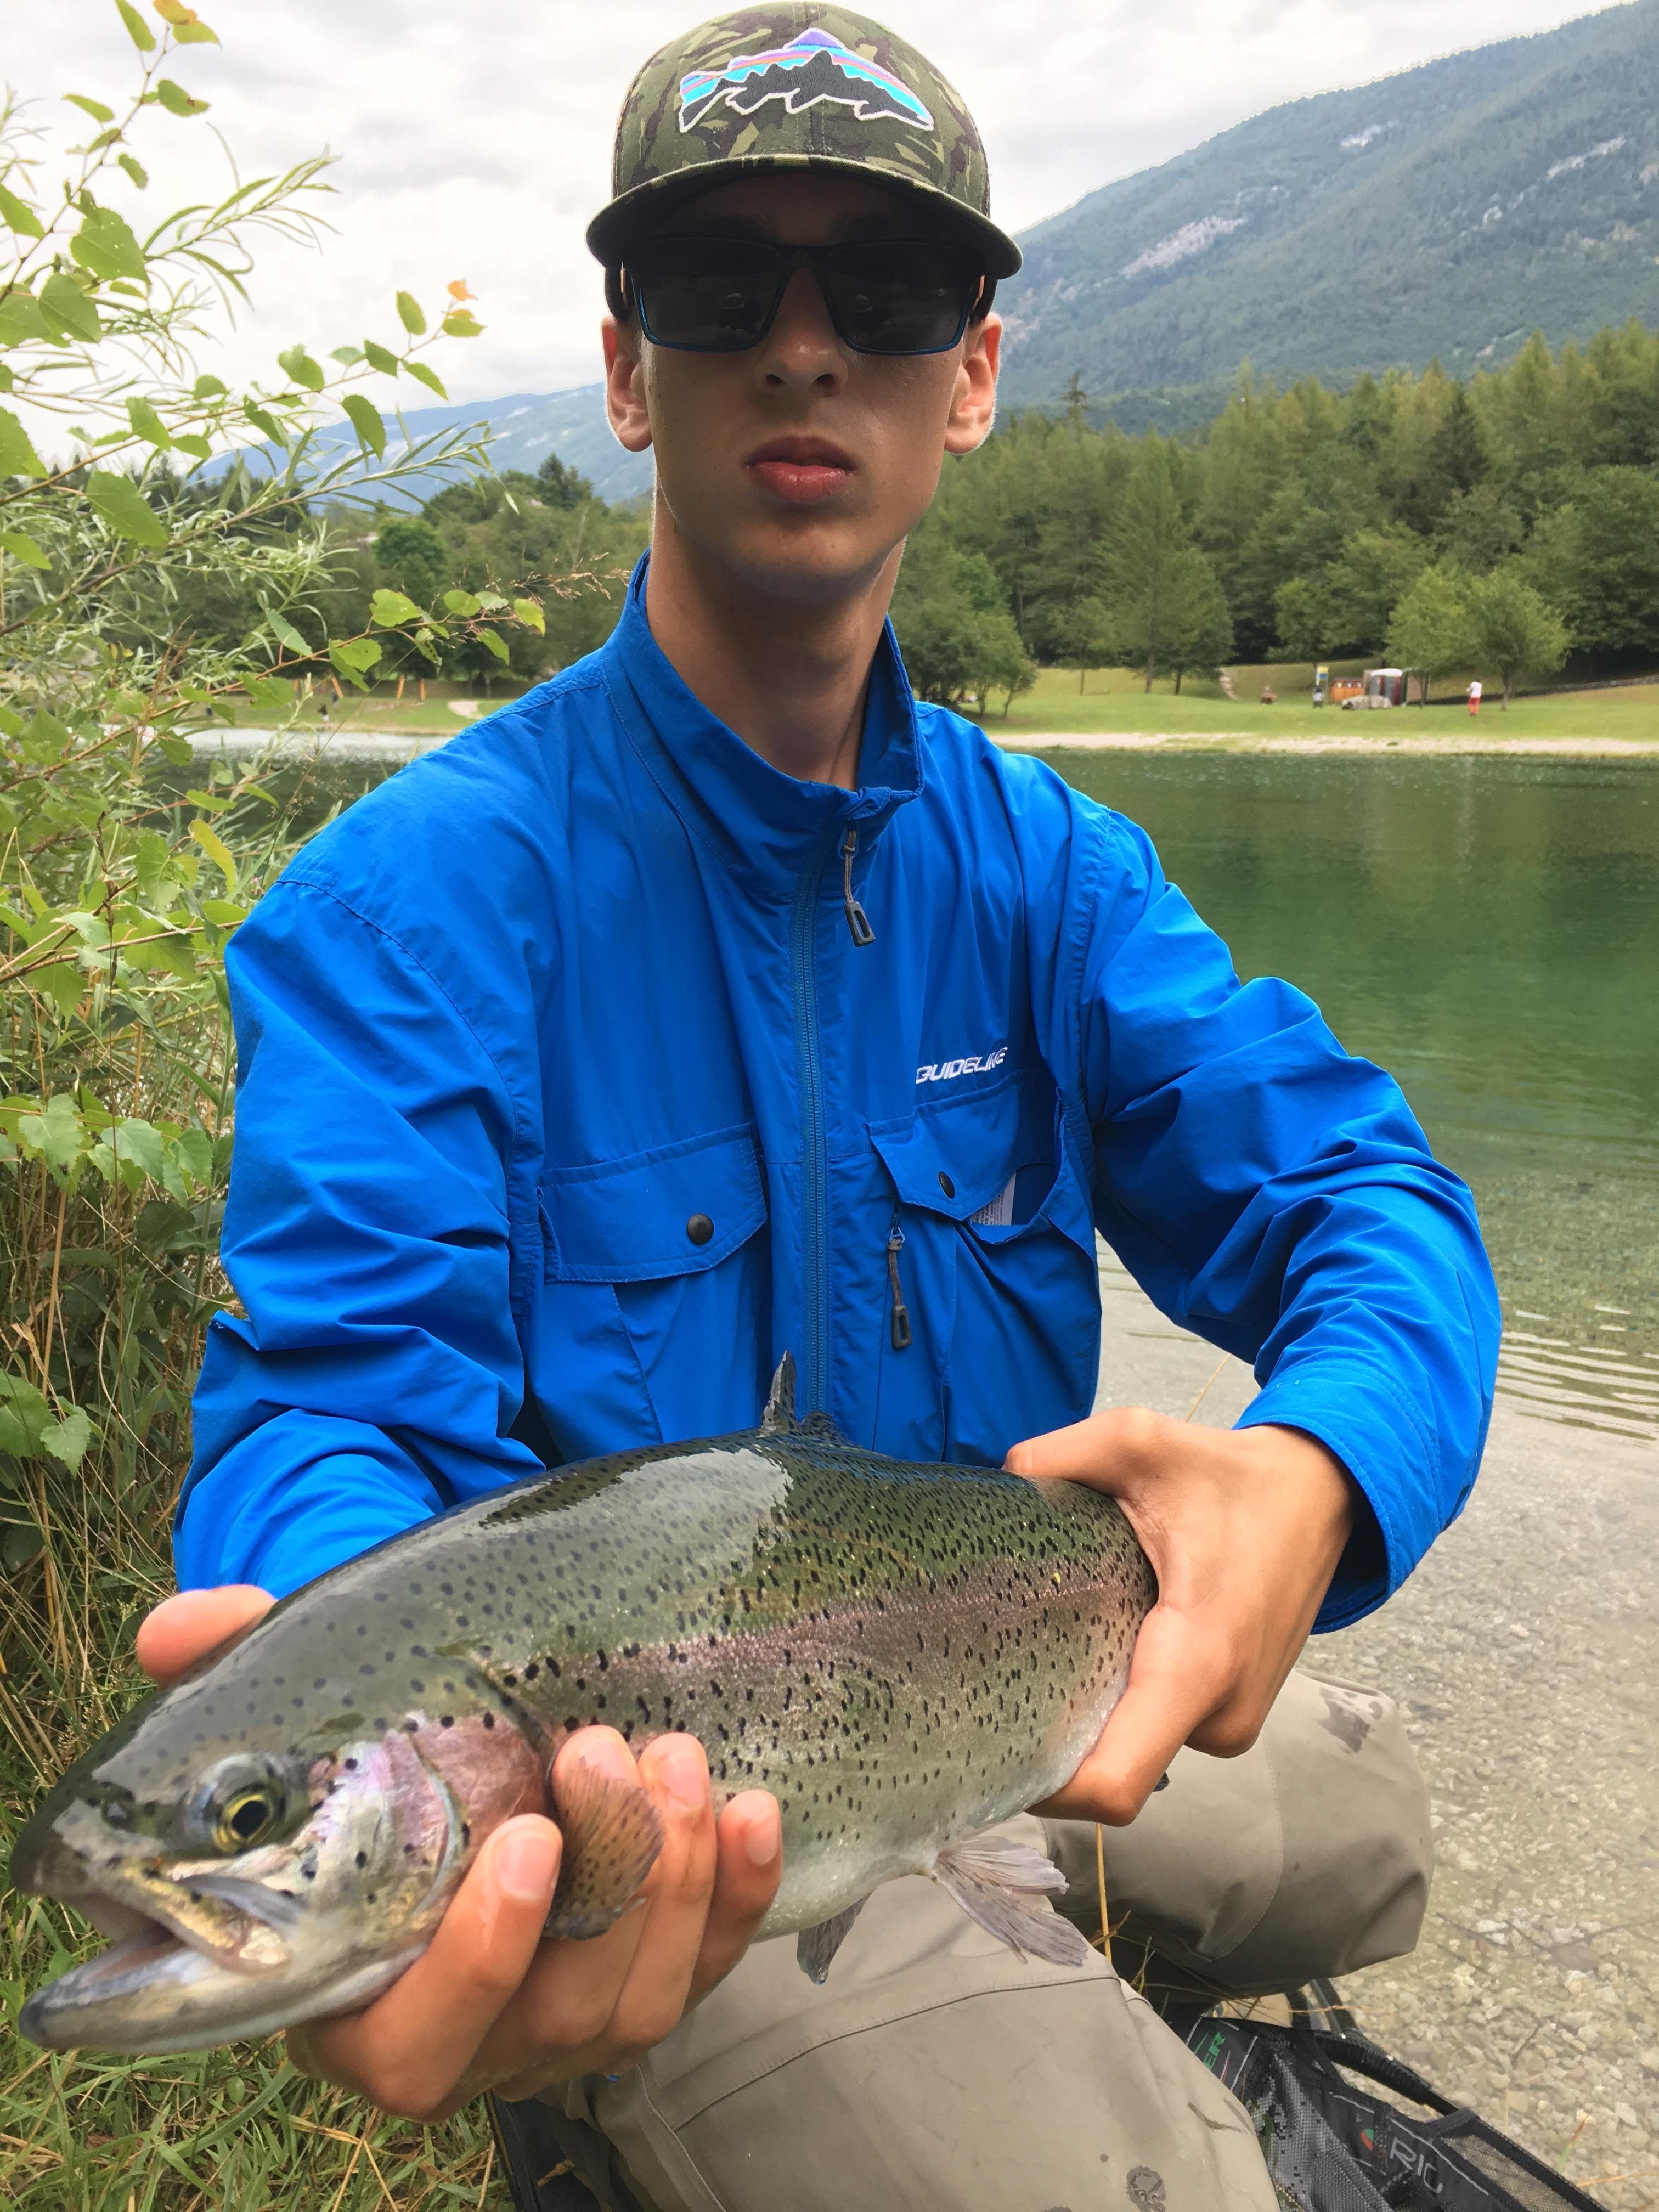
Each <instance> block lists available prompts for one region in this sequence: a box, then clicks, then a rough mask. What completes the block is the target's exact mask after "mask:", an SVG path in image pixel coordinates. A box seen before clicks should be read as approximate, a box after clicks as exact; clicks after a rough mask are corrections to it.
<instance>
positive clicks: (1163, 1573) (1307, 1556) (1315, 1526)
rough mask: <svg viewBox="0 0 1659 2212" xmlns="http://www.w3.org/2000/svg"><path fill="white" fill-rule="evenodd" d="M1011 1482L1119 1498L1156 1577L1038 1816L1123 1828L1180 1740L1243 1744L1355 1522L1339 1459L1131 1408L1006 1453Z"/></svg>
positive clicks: (1220, 1750)
mask: <svg viewBox="0 0 1659 2212" xmlns="http://www.w3.org/2000/svg"><path fill="white" fill-rule="evenodd" d="M1005 1465H1006V1467H1007V1468H1008V1469H1009V1471H1010V1472H1011V1473H1012V1474H1024V1475H1059V1476H1063V1477H1064V1478H1065V1479H1066V1480H1067V1481H1070V1482H1084V1483H1087V1484H1088V1485H1089V1486H1090V1487H1091V1489H1094V1490H1103V1491H1106V1492H1109V1495H1110V1496H1112V1497H1114V1498H1116V1499H1117V1501H1118V1503H1119V1504H1121V1506H1122V1508H1123V1510H1124V1512H1125V1513H1126V1514H1127V1516H1128V1519H1129V1524H1130V1526H1131V1527H1132V1528H1133V1530H1134V1532H1135V1534H1136V1535H1137V1536H1138V1537H1139V1539H1140V1543H1141V1548H1142V1549H1143V1550H1144V1551H1145V1553H1146V1556H1147V1558H1148V1559H1150V1560H1151V1561H1152V1570H1153V1572H1154V1573H1155V1574H1156V1575H1157V1577H1158V1603H1157V1604H1156V1605H1155V1606H1154V1607H1153V1608H1152V1612H1151V1613H1148V1614H1147V1616H1146V1621H1145V1622H1144V1624H1143V1625H1142V1627H1141V1631H1140V1637H1139V1642H1138V1643H1137V1644H1136V1645H1135V1653H1134V1660H1133V1664H1132V1666H1131V1668H1130V1670H1129V1686H1128V1688H1127V1690H1126V1691H1125V1692H1124V1694H1123V1698H1122V1699H1121V1703H1120V1704H1119V1705H1118V1707H1117V1709H1116V1711H1115V1712H1114V1713H1113V1715H1112V1717H1111V1718H1110V1719H1109V1721H1108V1723H1106V1726H1105V1728H1104V1729H1103V1731H1102V1733H1101V1736H1100V1740H1099V1741H1098V1742H1097V1744H1096V1746H1095V1747H1094V1749H1093V1750H1092V1751H1091V1753H1089V1756H1088V1757H1087V1759H1085V1760H1084V1762H1083V1764H1082V1765H1081V1766H1080V1767H1079V1769H1078V1771H1077V1772H1076V1773H1075V1774H1074V1775H1073V1778H1072V1779H1071V1780H1070V1781H1069V1782H1068V1783H1067V1784H1066V1787H1065V1788H1064V1789H1063V1790H1058V1791H1056V1793H1055V1794H1054V1796H1052V1797H1050V1798H1049V1799H1048V1800H1047V1802H1045V1803H1043V1804H1042V1805H1040V1806H1038V1807H1037V1808H1036V1810H1037V1811H1039V1812H1042V1813H1048V1814H1054V1815H1056V1816H1057V1817H1060V1818H1062V1819H1069V1820H1103V1821H1105V1822H1106V1823H1107V1824H1108V1825H1109V1826H1113V1827H1121V1826H1122V1825H1123V1824H1124V1823H1125V1822H1126V1821H1128V1820H1133V1818H1134V1816H1135V1814H1137V1813H1138V1812H1139V1810H1140V1808H1141V1807H1142V1806H1143V1805H1144V1804H1145V1803H1146V1800H1147V1798H1148V1797H1149V1796H1151V1794H1152V1790H1154V1789H1155V1788H1156V1786H1157V1784H1158V1777H1159V1776H1160V1775H1161V1774H1162V1773H1163V1772H1164V1769H1165V1768H1166V1767H1167V1766H1168V1765H1169V1763H1170V1759H1172V1758H1173V1757H1174V1756H1175V1754H1176V1752H1177V1751H1178V1750H1179V1749H1180V1747H1181V1746H1182V1744H1183V1743H1190V1744H1192V1745H1194V1747H1196V1748H1197V1749H1198V1750H1200V1751H1207V1752H1212V1753H1214V1754H1215V1755H1216V1756H1217V1757H1218V1758H1222V1759H1229V1758H1235V1757H1237V1754H1238V1753H1240V1752H1242V1751H1248V1750H1249V1747H1250V1746H1251V1745H1252V1744H1253V1743H1254V1742H1255V1739H1256V1736H1257V1735H1258V1734H1259V1732H1260V1730H1261V1724H1262V1723H1263V1721H1265V1720H1266V1718H1267V1709H1268V1707H1269V1706H1270V1705H1272V1704H1273V1699H1275V1698H1276V1697H1277V1696H1278V1694H1279V1691H1280V1689H1281V1688H1282V1687H1283V1686H1284V1683H1285V1676H1286V1675H1287V1674H1289V1673H1290V1671H1291V1668H1292V1666H1294V1664H1295V1663H1296V1659H1297V1654H1298V1652H1299V1651H1300V1650H1301V1649H1302V1646H1303V1644H1304V1643H1305V1642H1306V1640H1307V1637H1308V1632H1309V1630H1310V1628H1311V1627H1312V1626H1313V1623H1314V1616H1315V1615H1316V1613H1317V1612H1318V1611H1319V1607H1320V1605H1321V1603H1322V1601H1323V1599H1324V1595H1325V1592H1326V1590H1327V1589H1328V1588H1329V1586H1330V1580H1331V1577H1332V1576H1333V1575H1334V1573H1335V1571H1336V1568H1337V1564H1338V1562H1339V1561H1340V1559H1341V1557H1342V1552H1343V1547H1344V1546H1345V1545H1346V1543H1347V1541H1348V1538H1349V1536H1350V1534H1352V1529H1353V1525H1354V1511H1355V1501H1356V1499H1357V1498H1358V1492H1357V1490H1356V1488H1355V1486H1354V1483H1353V1481H1352V1478H1351V1477H1350V1475H1349V1474H1348V1473H1347V1471H1346V1468H1344V1467H1343V1465H1342V1463H1341V1462H1340V1460H1338V1459H1337V1458H1335V1457H1334V1455H1333V1454H1332V1453H1330V1452H1328V1451H1327V1450H1326V1449H1325V1447H1324V1446H1323V1444H1321V1443H1316V1442H1315V1440H1314V1439H1313V1438H1312V1437H1308V1436H1304V1434H1303V1433H1302V1431H1300V1430H1298V1429H1281V1428H1273V1427H1262V1428H1255V1429H1232V1430H1217V1429H1201V1428H1194V1427H1193V1426H1192V1425H1191V1424H1190V1423H1188V1422H1185V1421H1176V1420H1170V1419H1168V1418H1166V1416H1164V1414H1162V1413H1148V1412H1146V1410H1145V1408H1144V1407H1124V1408H1122V1409H1121V1410H1119V1411H1117V1412H1115V1413H1096V1414H1093V1415H1092V1416H1091V1418H1090V1419H1088V1420H1086V1421H1079V1422H1077V1423H1076V1424H1075V1425H1073V1427H1071V1428H1069V1429H1055V1430H1054V1431H1051V1433H1050V1434H1049V1435H1048V1436H1046V1437H1032V1438H1031V1439H1030V1442H1029V1443H1023V1444H1016V1445H1015V1446H1014V1448H1013V1449H1012V1451H1011V1452H1010V1453H1009V1455H1008V1457H1007V1459H1006V1462H1005Z"/></svg>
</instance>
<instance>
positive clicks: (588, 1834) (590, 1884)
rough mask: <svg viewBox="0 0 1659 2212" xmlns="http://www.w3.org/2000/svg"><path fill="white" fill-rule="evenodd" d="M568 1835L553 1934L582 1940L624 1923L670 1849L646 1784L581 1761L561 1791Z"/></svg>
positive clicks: (551, 1917) (557, 1794)
mask: <svg viewBox="0 0 1659 2212" xmlns="http://www.w3.org/2000/svg"><path fill="white" fill-rule="evenodd" d="M553 1801H554V1805H553V1809H554V1818H555V1819H556V1820H557V1822H558V1824H559V1832H560V1833H561V1835H562V1837H563V1838H564V1855H563V1857H562V1859H561V1860H560V1862H559V1880H558V1886H557V1887H556V1889H555V1890H554V1892H553V1906H552V1910H551V1911H550V1912H549V1914H548V1916H547V1933H548V1934H549V1935H550V1936H568V1937H570V1938H572V1939H573V1940H574V1941H575V1942H585V1941H586V1939H587V1938H588V1937H589V1936H603V1935H604V1933H605V1929H607V1928H610V1927H612V1926H614V1924H615V1923H617V1921H618V1920H620V1919H621V1917H622V1916H623V1913H624V1912H626V1911H628V1909H629V1905H631V1904H632V1903H633V1902H634V1900H635V1898H636V1896H637V1895H638V1893H639V1887H640V1884H641V1882H642V1881H644V1880H645V1878H646V1876H647V1875H648V1874H649V1873H650V1871H651V1869H652V1868H653V1866H654V1865H655V1864H656V1862H657V1854H658V1852H659V1850H661V1849H662V1837H663V1829H662V1815H661V1814H660V1813H659V1812H658V1810H657V1808H656V1806H655V1805H654V1804H653V1802H652V1800H651V1793H650V1792H649V1790H646V1789H644V1788H642V1787H641V1785H640V1784H638V1783H634V1782H624V1781H623V1779H622V1778H620V1777H619V1776H617V1775H611V1774H606V1773H604V1772H603V1771H599V1769H597V1768H595V1767H592V1766H590V1765H588V1764H587V1763H586V1760H573V1761H572V1762H570V1763H569V1764H568V1765H567V1766H566V1767H565V1769H564V1770H563V1771H562V1772H561V1774H560V1775H559V1777H558V1779H557V1781H556V1784H555V1785H554V1789H553Z"/></svg>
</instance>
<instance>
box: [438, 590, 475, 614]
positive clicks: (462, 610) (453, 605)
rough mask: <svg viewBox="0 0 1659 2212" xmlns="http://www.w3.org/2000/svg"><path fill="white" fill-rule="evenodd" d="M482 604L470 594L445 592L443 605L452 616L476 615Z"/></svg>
mask: <svg viewBox="0 0 1659 2212" xmlns="http://www.w3.org/2000/svg"><path fill="white" fill-rule="evenodd" d="M482 604H483V602H482V601H480V600H478V599H474V598H473V596H472V594H471V592H445V593H444V605H446V606H447V608H448V609H449V611H450V613H451V614H453V615H476V614H477V612H478V611H479V608H480V606H481V605H482Z"/></svg>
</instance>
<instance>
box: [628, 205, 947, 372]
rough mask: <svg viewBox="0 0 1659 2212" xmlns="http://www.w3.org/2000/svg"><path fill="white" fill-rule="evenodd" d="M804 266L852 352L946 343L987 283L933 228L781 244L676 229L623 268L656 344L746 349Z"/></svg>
mask: <svg viewBox="0 0 1659 2212" xmlns="http://www.w3.org/2000/svg"><path fill="white" fill-rule="evenodd" d="M798 269H810V270H811V272H812V276H813V278H814V280H815V281H816V283H817V288H818V289H819V291H820V292H821V293H822V294H823V304H824V307H825V308H826V309H827V310H828V313H829V320H830V322H831V323H832V324H833V325H835V328H836V335H837V336H838V337H840V338H841V339H842V343H844V344H847V345H849V346H851V347H852V349H853V350H854V353H884V354H918V353H946V352H948V351H949V350H950V349H951V347H952V346H953V345H955V344H956V343H957V340H958V339H959V338H960V337H961V336H962V334H963V331H965V330H966V329H967V327H968V319H969V316H970V315H971V314H972V313H973V311H974V309H975V307H976V306H977V305H978V304H979V301H980V296H981V290H982V289H983V281H982V277H981V270H979V268H978V266H977V264H976V263H975V259H974V257H973V256H972V255H971V254H970V253H968V252H963V249H962V248H961V247H959V246H952V245H950V244H949V243H947V242H946V241H945V240H940V239H931V238H872V239H857V240H850V241H849V242H848V243H847V244H846V245H843V246H774V245H771V244H770V243H769V242H768V241H767V240H764V239H758V238H683V237H680V236H678V235H677V234H669V235H667V236H665V237H661V238H651V239H647V240H645V241H644V243H643V244H642V245H640V246H635V249H634V250H633V252H631V253H630V254H629V258H628V266H627V271H626V275H627V278H628V281H629V284H630V286H631V289H632V291H633V294H634V298H635V302H636V303H637V305H638V307H639V311H640V325H641V328H642V330H643V331H644V332H645V335H646V336H647V337H648V338H649V339H650V341H651V343H652V344H653V345H659V346H667V347H669V348H671V349H673V350H675V351H677V352H681V353H746V352H747V351H748V350H749V349H750V346H757V345H758V344H759V343H760V342H761V340H762V339H763V337H765V336H766V333H767V332H768V331H769V330H770V329H771V327H772V324H773V321H774V319H775V316H776V314H777V312H778V308H779V307H780V305H781V302H782V300H783V295H784V292H785V289H786V288H787V285H788V283H789V280H790V278H791V277H792V276H793V275H794V273H795V271H796V270H798Z"/></svg>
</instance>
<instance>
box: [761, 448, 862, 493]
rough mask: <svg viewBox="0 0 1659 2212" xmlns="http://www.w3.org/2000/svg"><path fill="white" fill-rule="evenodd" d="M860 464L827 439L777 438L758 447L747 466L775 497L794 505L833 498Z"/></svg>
mask: <svg viewBox="0 0 1659 2212" xmlns="http://www.w3.org/2000/svg"><path fill="white" fill-rule="evenodd" d="M855 465H856V464H855V463H854V460H853V459H852V456H851V455H850V454H849V453H843V452H842V448H841V447H839V446H832V445H831V444H830V443H829V440H828V439H827V438H773V439H770V440H769V441H768V442H767V443H766V444H765V445H763V446H757V447H756V449H755V451H754V452H753V453H750V456H749V459H748V460H747V461H746V462H745V463H744V466H745V467H746V468H747V469H748V470H749V471H750V475H751V476H753V477H755V478H756V479H757V482H759V483H763V484H764V485H765V487H766V489H767V490H768V491H769V492H770V493H771V494H772V495H773V497H774V498H775V499H781V500H786V501H788V502H789V504H790V505H791V506H796V507H800V506H806V505H810V504H811V502H812V501H815V500H821V499H829V498H830V497H831V496H833V495H834V494H835V493H836V492H838V491H839V490H841V489H842V486H843V485H844V484H847V483H850V482H851V480H852V477H853V471H854V467H855Z"/></svg>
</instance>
